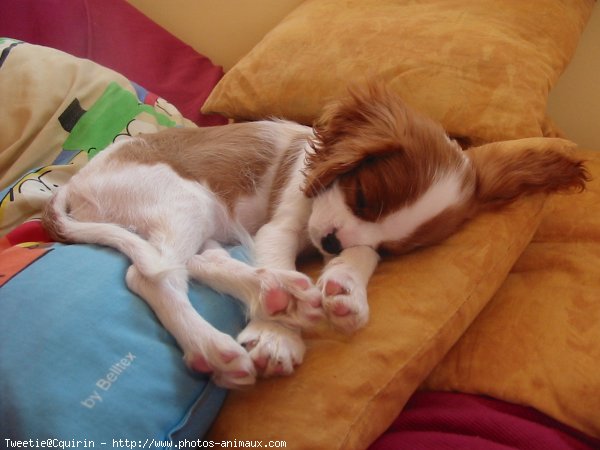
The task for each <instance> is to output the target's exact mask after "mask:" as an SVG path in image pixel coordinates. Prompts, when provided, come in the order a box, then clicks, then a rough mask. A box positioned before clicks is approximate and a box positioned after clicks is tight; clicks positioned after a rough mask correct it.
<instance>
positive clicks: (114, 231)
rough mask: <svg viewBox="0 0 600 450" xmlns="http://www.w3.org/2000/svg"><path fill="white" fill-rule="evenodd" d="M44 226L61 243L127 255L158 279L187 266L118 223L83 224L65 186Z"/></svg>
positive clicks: (53, 201) (45, 215)
mask: <svg viewBox="0 0 600 450" xmlns="http://www.w3.org/2000/svg"><path fill="white" fill-rule="evenodd" d="M42 224H43V225H44V227H45V229H46V231H47V232H48V234H49V235H50V237H51V238H52V239H54V240H56V241H57V242H77V243H84V244H99V245H105V246H108V247H112V248H114V249H116V250H118V251H120V252H121V253H123V254H124V255H125V256H127V257H128V258H129V259H130V260H131V262H132V263H133V264H134V265H135V266H136V268H137V269H138V270H139V271H140V272H141V273H142V275H144V276H146V277H149V278H155V277H161V276H163V275H165V274H166V273H168V272H171V271H173V270H182V269H183V270H184V266H183V265H180V264H177V263H174V262H170V261H169V258H165V257H164V255H162V254H161V253H160V251H159V250H158V249H157V248H156V247H154V246H153V245H152V244H151V243H149V242H148V241H146V240H145V239H143V238H141V237H140V236H138V235H137V234H136V233H134V232H132V231H129V230H127V229H126V228H124V227H122V226H120V225H117V224H114V223H102V222H81V221H79V220H77V219H75V218H73V217H71V216H70V215H69V187H68V186H63V187H61V188H60V189H59V190H58V192H57V193H56V194H55V195H54V196H53V197H52V198H51V199H50V200H49V201H48V203H47V204H46V207H45V208H44V212H43V214H42Z"/></svg>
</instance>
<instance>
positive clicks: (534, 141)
mask: <svg viewBox="0 0 600 450" xmlns="http://www.w3.org/2000/svg"><path fill="white" fill-rule="evenodd" d="M574 147H575V144H573V143H572V142H570V141H567V140H564V139H556V138H528V139H518V140H514V141H504V142H495V143H491V144H486V145H483V146H481V147H475V148H472V149H469V150H468V151H467V152H466V154H467V155H468V156H469V158H470V159H471V161H472V163H473V165H474V167H475V171H476V173H477V187H476V192H475V200H476V201H477V203H478V205H477V206H478V207H479V209H488V208H493V207H499V206H502V205H505V204H507V203H510V202H512V201H513V200H515V199H517V198H518V197H520V196H522V195H527V194H535V193H541V192H545V193H550V192H558V191H568V190H576V191H583V190H584V189H585V183H586V182H587V181H589V180H590V177H589V173H588V172H587V170H586V168H585V162H584V161H582V160H581V159H578V158H576V157H575V156H574V155H573V149H574Z"/></svg>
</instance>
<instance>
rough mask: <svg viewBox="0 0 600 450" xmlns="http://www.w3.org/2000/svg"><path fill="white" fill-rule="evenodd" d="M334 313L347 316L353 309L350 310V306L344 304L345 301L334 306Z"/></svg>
mask: <svg viewBox="0 0 600 450" xmlns="http://www.w3.org/2000/svg"><path fill="white" fill-rule="evenodd" d="M332 312H333V314H335V315H336V316H339V317H345V316H347V315H349V314H350V313H351V312H352V311H351V310H350V308H348V307H347V306H346V305H344V304H343V303H336V304H335V305H334V306H333V310H332Z"/></svg>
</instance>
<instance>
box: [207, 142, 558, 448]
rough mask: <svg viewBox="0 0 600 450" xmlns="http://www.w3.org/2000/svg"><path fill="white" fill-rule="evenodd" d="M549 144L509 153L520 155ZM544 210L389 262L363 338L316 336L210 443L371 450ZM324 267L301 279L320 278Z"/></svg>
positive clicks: (241, 399) (529, 207)
mask: <svg viewBox="0 0 600 450" xmlns="http://www.w3.org/2000/svg"><path fill="white" fill-rule="evenodd" d="M543 140H544V139H529V140H520V141H513V142H506V143H502V144H501V145H506V146H509V147H510V148H511V149H514V150H515V151H518V150H519V149H522V148H523V147H525V146H536V145H537V144H539V143H541V142H542V141H543ZM563 142H564V141H563ZM484 150H485V148H482V149H480V151H484ZM543 203H544V197H542V196H536V197H530V198H525V199H523V200H521V201H519V202H518V203H516V204H513V205H511V206H509V207H508V208H506V209H504V210H503V211H501V212H498V213H494V214H485V215H481V216H479V217H478V218H476V219H475V220H473V221H471V222H470V223H468V224H467V225H466V226H465V227H464V228H463V229H462V230H461V231H460V232H459V233H457V234H456V235H454V236H453V237H451V238H449V239H448V240H446V241H445V242H443V243H442V244H440V245H437V246H434V247H431V248H428V249H424V250H421V251H418V252H415V253H412V254H408V255H405V256H403V257H398V258H390V259H386V260H384V261H383V262H382V263H381V264H380V265H379V267H378V268H377V270H376V271H375V274H374V276H373V278H372V279H371V281H370V283H369V289H368V295H369V304H370V306H371V319H370V322H369V324H368V325H367V326H366V328H364V329H363V330H361V331H360V332H359V333H357V334H356V335H354V336H344V335H341V334H338V333H335V332H333V331H330V330H327V329H321V330H319V331H317V332H313V333H311V334H310V335H309V336H308V339H307V344H308V352H307V354H306V358H305V361H304V363H303V364H302V365H301V366H300V367H299V368H298V371H297V373H295V374H294V375H292V376H291V377H288V378H276V379H268V380H261V381H259V382H258V384H257V385H256V386H255V387H253V388H252V389H249V390H247V391H237V392H231V393H230V394H229V396H228V398H227V400H226V402H225V406H224V408H223V409H222V411H221V413H220V415H219V416H218V418H217V421H216V422H215V424H214V425H213V427H212V430H211V432H210V434H209V438H211V439H217V440H232V439H238V440H247V439H251V440H262V441H263V442H267V441H269V440H285V441H286V442H287V446H288V448H294V449H317V448H319V449H321V448H323V449H345V450H347V449H364V448H366V446H368V445H369V444H370V443H371V442H372V441H373V440H374V439H375V438H376V437H377V436H379V435H380V434H381V433H382V432H383V431H385V430H386V428H387V427H388V426H389V425H390V423H391V422H392V421H393V420H394V418H395V417H396V416H397V415H398V413H399V412H400V411H401V409H402V407H403V406H404V404H405V402H406V400H407V399H408V397H409V396H410V395H411V394H412V393H413V391H414V390H415V389H416V388H417V387H418V386H419V385H420V384H421V382H422V381H423V379H424V378H425V377H426V376H427V374H428V373H429V372H430V371H431V370H432V369H433V367H434V366H435V365H436V364H437V363H438V361H439V360H440V359H441V358H442V357H443V356H444V355H445V354H446V352H447V351H448V350H449V349H450V348H451V346H452V345H453V344H454V343H455V342H456V341H457V339H458V338H459V337H460V336H461V335H462V334H463V332H464V331H465V329H466V328H467V327H468V325H469V324H470V323H471V322H472V321H473V319H474V318H475V317H476V316H477V314H478V313H479V312H480V311H481V309H482V308H483V307H484V306H485V305H486V303H487V302H488V301H489V300H490V298H491V297H492V296H493V294H494V292H496V290H497V289H498V287H499V286H500V285H501V284H502V282H503V281H504V279H505V277H506V275H507V274H508V272H509V270H510V268H511V267H512V266H513V264H514V262H515V260H516V259H517V258H518V257H519V255H520V254H521V252H522V251H523V249H524V248H525V247H526V245H527V244H528V243H529V241H530V240H531V237H532V236H533V234H534V232H535V230H536V229H537V227H538V224H539V221H540V219H541V211H542V208H543ZM319 267H320V265H319V264H312V265H310V266H309V267H302V269H307V271H308V272H309V273H311V274H312V275H313V276H315V277H316V276H317V275H318V269H319Z"/></svg>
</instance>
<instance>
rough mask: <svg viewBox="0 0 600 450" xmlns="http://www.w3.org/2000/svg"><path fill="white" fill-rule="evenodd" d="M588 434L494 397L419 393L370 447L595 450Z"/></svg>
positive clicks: (596, 444) (378, 449)
mask: <svg viewBox="0 0 600 450" xmlns="http://www.w3.org/2000/svg"><path fill="white" fill-rule="evenodd" d="M598 448H600V441H598V440H595V439H592V438H589V437H587V436H585V435H584V434H582V433H579V432H578V431H576V430H574V429H572V428H569V427H567V426H565V425H563V424H561V423H559V422H557V421H555V420H553V419H550V418H549V417H547V416H545V415H544V414H541V413H540V412H538V411H536V410H534V409H532V408H527V407H523V406H518V405H513V404H510V403H506V402H502V401H499V400H495V399H492V398H489V397H483V396H477V395H468V394H459V393H449V392H417V393H416V394H415V395H414V396H413V397H412V398H411V400H410V401H409V402H408V403H407V405H406V407H405V409H404V411H403V412H402V413H401V414H400V415H399V416H398V418H397V419H396V421H395V422H394V423H393V424H392V426H391V427H390V428H389V430H388V431H387V432H386V433H384V434H383V435H382V436H381V437H380V438H379V439H378V440H377V441H375V442H374V443H373V444H372V445H371V447H370V448H369V450H402V449H410V450H419V449H423V450H432V449H461V450H462V449H469V450H501V449H502V450H507V449H527V450H535V449H540V450H562V449H564V450H592V449H598Z"/></svg>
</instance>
